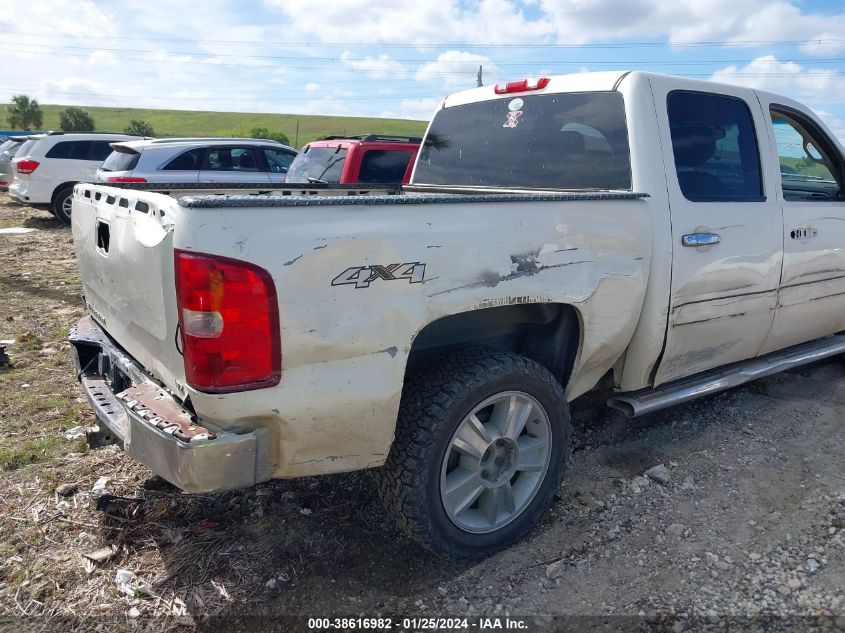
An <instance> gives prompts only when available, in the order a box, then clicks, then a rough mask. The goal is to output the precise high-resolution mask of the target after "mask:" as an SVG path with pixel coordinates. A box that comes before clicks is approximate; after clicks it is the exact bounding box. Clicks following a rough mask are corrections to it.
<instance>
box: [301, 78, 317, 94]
mask: <svg viewBox="0 0 845 633" xmlns="http://www.w3.org/2000/svg"><path fill="white" fill-rule="evenodd" d="M318 90H320V84H315V83H314V82H313V81H312V82H311V83H307V84H305V92H307V93H309V94H310V93H314V92H317V91H318Z"/></svg>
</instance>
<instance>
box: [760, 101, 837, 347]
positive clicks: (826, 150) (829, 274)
mask: <svg viewBox="0 0 845 633" xmlns="http://www.w3.org/2000/svg"><path fill="white" fill-rule="evenodd" d="M759 97H760V101H761V103H762V105H763V109H764V111H765V112H767V113H768V114H769V117H770V119H771V126H770V133H769V135H770V140H771V151H772V153H773V154H774V155H775V156H777V160H778V163H779V170H778V171H779V174H780V182H779V183H778V187H777V188H776V192H775V193H776V196H777V199H778V201H779V203H780V204H781V205H782V207H783V217H784V228H783V237H782V239H783V250H784V255H783V276H782V280H781V286H780V291H779V293H778V308H777V314H776V315H775V321H774V325H773V327H772V332H771V334H770V335H769V337H768V339H767V340H766V344H765V346H764V351H773V350H777V349H782V348H784V347H788V346H790V345H795V344H797V343H801V342H804V341H809V340H812V339H815V338H819V337H822V336H825V335H828V334H833V333H835V332H839V331H842V330H845V197H843V181H845V160H843V155H842V150H841V148H840V147H839V146H838V145H837V143H836V141H835V140H834V139H833V137H832V136H831V135H830V134H829V133H828V132H827V131H826V130H824V129H823V126H822V125H821V124H820V123H819V122H818V120H817V119H816V118H815V117H814V116H813V115H812V114H811V113H810V112H808V111H807V110H806V109H804V108H803V106H801V105H800V104H798V103H795V102H792V101H787V100H784V99H782V98H780V97H775V96H774V95H766V94H760V95H759Z"/></svg>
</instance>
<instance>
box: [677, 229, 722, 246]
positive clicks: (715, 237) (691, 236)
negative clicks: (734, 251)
mask: <svg viewBox="0 0 845 633" xmlns="http://www.w3.org/2000/svg"><path fill="white" fill-rule="evenodd" d="M721 241H722V236H721V235H719V234H718V233H688V234H687V235H684V236H683V237H682V238H681V244H683V245H684V246H690V247H693V248H696V247H699V246H712V245H713V244H718V243H719V242H721Z"/></svg>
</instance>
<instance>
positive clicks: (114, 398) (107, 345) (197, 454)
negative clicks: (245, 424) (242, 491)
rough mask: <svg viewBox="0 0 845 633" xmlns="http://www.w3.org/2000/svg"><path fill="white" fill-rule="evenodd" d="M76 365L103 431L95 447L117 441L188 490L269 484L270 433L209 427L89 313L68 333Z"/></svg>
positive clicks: (94, 434) (95, 435)
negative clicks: (116, 343)
mask: <svg viewBox="0 0 845 633" xmlns="http://www.w3.org/2000/svg"><path fill="white" fill-rule="evenodd" d="M69 339H70V343H71V345H72V346H73V350H74V363H75V365H76V371H77V374H78V376H79V380H80V382H81V383H82V388H83V390H84V391H85V395H86V396H87V398H88V401H89V402H90V403H91V406H92V407H93V409H94V413H95V414H96V416H97V421H98V426H97V427H93V428H92V429H89V432H88V436H87V437H88V445H89V446H90V447H92V448H96V447H99V446H104V445H106V444H119V445H120V446H122V448H123V449H124V450H125V451H126V452H127V453H128V454H129V455H131V456H132V457H134V458H135V459H137V460H138V461H140V462H141V463H142V464H144V465H145V466H147V467H148V468H150V469H151V470H153V471H154V472H155V473H157V474H158V475H160V476H161V477H163V478H164V479H166V480H167V481H169V482H170V483H172V484H173V485H175V486H178V487H179V488H181V489H182V490H184V491H186V492H213V491H218V490H230V489H234V488H244V487H247V486H252V485H254V484H257V483H259V482H262V481H266V480H268V479H270V472H271V471H270V460H269V452H268V451H269V436H268V433H267V431H266V430H265V429H257V430H254V431H252V432H249V433H243V434H236V433H222V432H215V431H213V430H209V429H205V428H203V427H201V426H199V425H198V424H197V423H196V420H195V419H193V417H192V414H191V413H190V412H189V411H187V410H186V409H184V408H183V407H182V406H181V405H180V404H179V402H178V401H177V400H175V399H174V398H173V397H172V396H170V394H168V393H167V392H166V391H165V390H164V389H162V388H161V387H160V386H159V385H158V384H157V383H155V382H154V381H153V380H152V379H151V378H150V377H149V376H148V375H147V374H146V373H145V372H144V370H143V369H142V368H141V367H140V365H138V364H137V363H136V362H135V361H134V360H133V359H132V358H130V357H129V356H127V355H126V354H124V353H123V352H122V351H121V350H120V349H119V348H118V347H117V345H115V344H114V343H113V342H112V341H111V339H109V338H108V336H107V335H106V334H105V332H104V331H103V330H102V329H101V328H100V327H99V325H98V324H97V323H96V322H95V321H94V320H93V319H92V318H91V317H90V316H86V317H84V318H83V319H81V320H80V321H79V323H77V325H76V327H74V328H73V329H72V330H71V332H70V336H69Z"/></svg>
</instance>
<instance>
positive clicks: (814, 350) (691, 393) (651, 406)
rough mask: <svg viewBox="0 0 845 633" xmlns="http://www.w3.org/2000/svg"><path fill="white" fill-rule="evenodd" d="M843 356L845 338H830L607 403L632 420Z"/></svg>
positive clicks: (838, 336) (625, 395) (616, 397)
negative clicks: (754, 381) (787, 371)
mask: <svg viewBox="0 0 845 633" xmlns="http://www.w3.org/2000/svg"><path fill="white" fill-rule="evenodd" d="M842 353H845V335H843V334H839V335H836V336H828V337H826V338H823V339H819V340H816V341H811V342H810V343H802V344H801V345H796V346H795V347H790V348H788V349H785V350H780V351H778V352H773V353H771V354H767V355H766V356H761V357H759V358H754V359H751V360H747V361H743V362H741V363H735V364H733V365H728V366H727V367H724V368H721V369H715V370H711V371H708V372H704V373H702V374H697V375H695V376H691V377H689V378H682V379H681V380H676V381H674V382H670V383H667V384H665V385H661V386H659V387H656V388H654V389H642V390H640V391H633V392H631V393H626V394H622V395H619V396H614V397H613V398H610V399H609V400H608V401H607V405H608V406H610V407H613V408H614V409H618V410H619V411H622V412H623V413H624V414H625V415H627V416H628V417H629V418H636V417H638V416H641V415H644V414H646V413H651V412H652V411H658V410H660V409H665V408H666V407H671V406H674V405H676V404H681V403H682V402H689V401H690V400H694V399H696V398H700V397H701V396H707V395H710V394H712V393H717V392H719V391H724V390H725V389H731V388H732V387H738V386H739V385H744V384H745V383H747V382H751V381H752V380H757V379H758V378H762V377H764V376H770V375H772V374H777V373H779V372H782V371H785V370H787V369H792V368H793V367H799V366H801V365H806V364H808V363H813V362H815V361H818V360H822V359H824V358H829V357H830V356H836V355H837V354H842Z"/></svg>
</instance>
